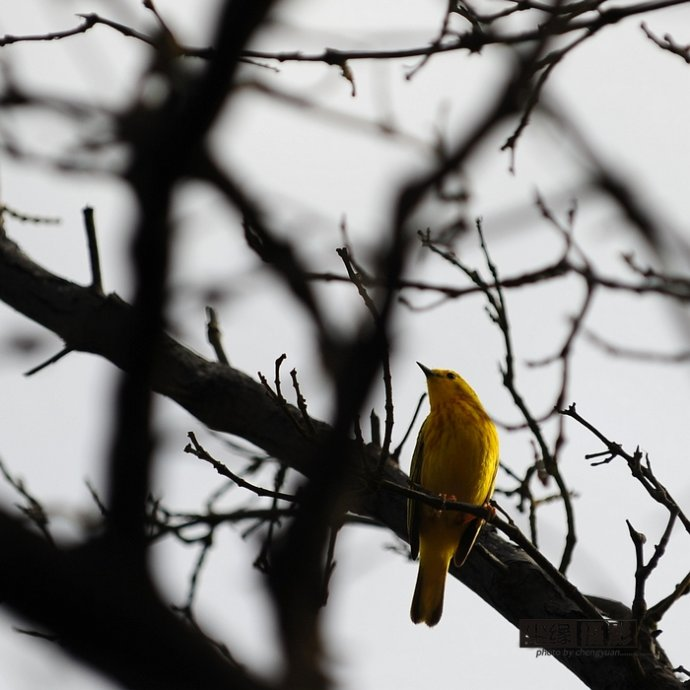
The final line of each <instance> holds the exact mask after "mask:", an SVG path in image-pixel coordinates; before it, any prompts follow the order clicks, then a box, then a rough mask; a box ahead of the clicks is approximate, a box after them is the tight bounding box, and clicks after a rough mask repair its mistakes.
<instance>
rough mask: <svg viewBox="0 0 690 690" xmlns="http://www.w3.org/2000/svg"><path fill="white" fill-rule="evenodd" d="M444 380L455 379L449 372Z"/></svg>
mask: <svg viewBox="0 0 690 690" xmlns="http://www.w3.org/2000/svg"><path fill="white" fill-rule="evenodd" d="M446 378H447V379H454V378H455V374H454V373H453V372H452V371H449V372H448V373H447V374H446Z"/></svg>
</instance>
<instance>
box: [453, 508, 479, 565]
mask: <svg viewBox="0 0 690 690" xmlns="http://www.w3.org/2000/svg"><path fill="white" fill-rule="evenodd" d="M483 526H484V520H482V519H481V518H476V519H475V520H472V521H470V522H468V523H467V526H466V527H465V528H464V529H463V531H462V534H461V535H460V540H459V541H458V548H457V549H455V555H454V556H453V563H455V565H456V566H457V567H458V568H459V567H460V566H461V565H462V564H463V563H464V562H465V561H466V560H467V557H468V556H469V555H470V551H472V547H473V546H474V542H475V541H477V537H478V536H479V532H480V531H481V529H482V527H483Z"/></svg>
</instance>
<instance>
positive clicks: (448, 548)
mask: <svg viewBox="0 0 690 690" xmlns="http://www.w3.org/2000/svg"><path fill="white" fill-rule="evenodd" d="M417 364H419V362H417ZM419 366H420V368H421V369H422V371H423V372H424V375H425V376H426V381H427V387H428V389H429V405H430V407H431V410H430V412H429V416H428V417H427V418H426V419H425V420H424V423H423V424H422V428H421V429H420V431H419V436H418V437H417V445H416V446H415V450H414V455H413V457H412V468H411V470H410V479H411V480H412V481H413V482H415V483H417V484H419V485H421V486H422V487H424V488H425V489H426V490H427V491H429V492H431V493H435V494H440V495H442V496H445V497H446V498H447V499H448V500H455V501H462V502H464V503H472V504H475V505H484V504H485V503H486V502H487V501H488V500H489V499H490V498H491V495H492V494H493V491H494V483H495V481H496V472H497V470H498V433H497V432H496V427H495V426H494V423H493V422H492V421H491V419H490V418H489V415H488V414H487V413H486V411H485V410H484V407H483V406H482V403H481V401H480V400H479V398H478V397H477V394H476V393H475V392H474V391H473V390H472V388H471V387H470V385H469V384H468V383H467V381H465V379H463V378H462V377H461V376H460V375H459V374H456V373H455V372H454V371H449V370H447V369H428V368H427V367H425V366H424V365H423V364H419ZM483 524H484V520H482V519H481V518H478V517H476V516H474V515H468V514H467V513H462V512H460V511H457V510H436V509H434V508H432V507H431V506H428V505H424V504H423V503H420V502H418V501H416V500H414V499H409V500H408V502H407V530H408V534H409V537H410V548H411V549H412V558H416V557H417V554H419V573H418V575H417V585H416V587H415V590H414V596H413V598H412V608H411V609H410V617H411V618H412V621H413V622H414V623H426V624H427V625H429V626H431V625H436V623H438V622H439V620H440V619H441V614H442V613H443V593H444V589H445V584H446V574H447V572H448V567H449V565H450V560H451V558H453V559H454V562H455V564H456V565H457V566H461V565H462V564H463V563H464V562H465V559H466V558H467V556H468V554H469V553H470V550H471V549H472V546H473V545H474V542H475V540H476V539H477V535H478V534H479V531H480V530H481V528H482V525H483Z"/></svg>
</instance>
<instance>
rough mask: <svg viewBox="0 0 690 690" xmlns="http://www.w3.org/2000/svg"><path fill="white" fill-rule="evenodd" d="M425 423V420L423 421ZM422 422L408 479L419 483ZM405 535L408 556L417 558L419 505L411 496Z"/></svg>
mask: <svg viewBox="0 0 690 690" xmlns="http://www.w3.org/2000/svg"><path fill="white" fill-rule="evenodd" d="M425 424H426V422H425ZM423 433H424V424H422V428H421V429H420V430H419V436H417V445H416V446H415V448H414V453H413V455H412V466H411V467H410V481H412V482H414V483H415V484H419V483H420V481H421V478H422V465H423V464H424V440H423V438H424V437H423ZM407 536H408V537H409V540H410V552H411V553H410V556H411V558H412V559H415V558H417V554H418V553H419V506H418V504H417V501H416V500H415V499H413V498H408V499H407Z"/></svg>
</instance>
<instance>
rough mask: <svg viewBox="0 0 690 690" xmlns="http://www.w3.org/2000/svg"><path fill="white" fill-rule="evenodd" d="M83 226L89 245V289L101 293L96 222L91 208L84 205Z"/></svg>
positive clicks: (101, 284) (101, 280)
mask: <svg viewBox="0 0 690 690" xmlns="http://www.w3.org/2000/svg"><path fill="white" fill-rule="evenodd" d="M82 213H83V214H84V228H85V229H86V242H87V245H88V247H89V263H90V265H91V289H92V290H93V291H94V292H95V293H96V294H97V295H102V294H103V279H102V278H101V260H100V257H99V255H98V239H97V238H96V224H95V222H94V218H93V208H91V207H90V206H85V207H84V209H83V210H82Z"/></svg>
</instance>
